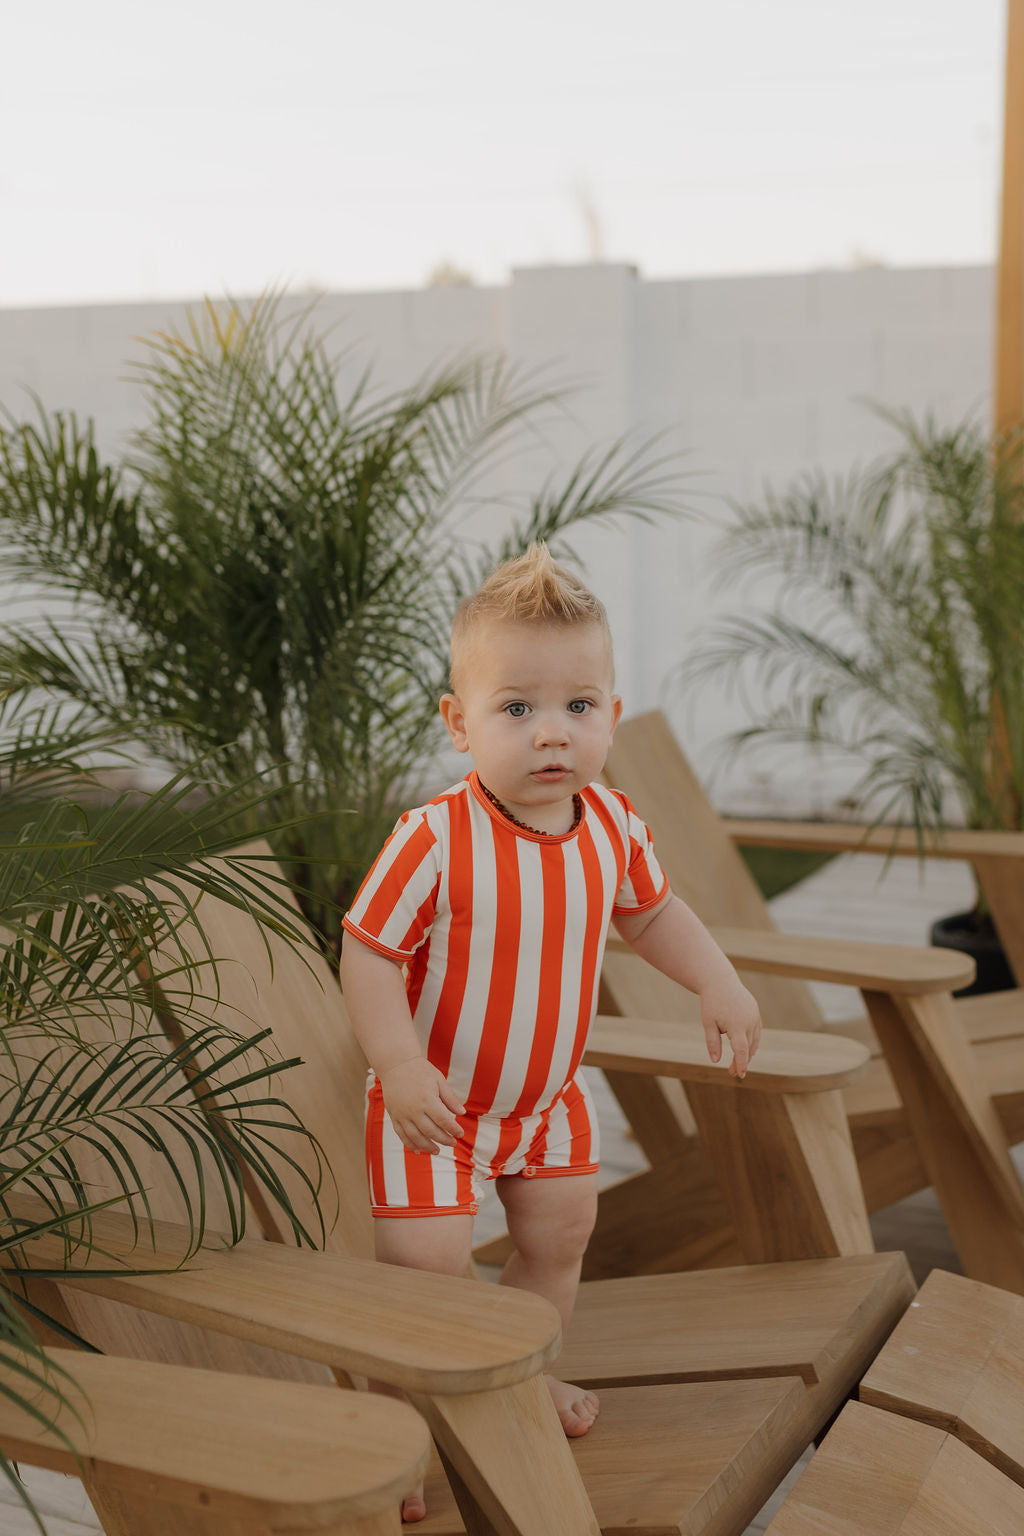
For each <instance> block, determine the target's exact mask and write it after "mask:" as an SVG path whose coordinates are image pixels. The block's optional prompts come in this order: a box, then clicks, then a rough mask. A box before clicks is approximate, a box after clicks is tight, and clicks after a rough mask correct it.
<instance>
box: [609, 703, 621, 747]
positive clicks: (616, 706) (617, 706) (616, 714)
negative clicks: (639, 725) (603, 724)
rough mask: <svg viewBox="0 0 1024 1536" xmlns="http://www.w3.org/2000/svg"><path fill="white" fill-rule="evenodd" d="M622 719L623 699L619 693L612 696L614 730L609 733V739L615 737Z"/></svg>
mask: <svg viewBox="0 0 1024 1536" xmlns="http://www.w3.org/2000/svg"><path fill="white" fill-rule="evenodd" d="M621 718H622V699H621V698H620V696H619V695H618V694H617V693H613V694H612V728H611V730H610V731H609V732H608V735H609V737H611V736H614V735H615V727H616V726H617V725H618V723H619V721H620V720H621Z"/></svg>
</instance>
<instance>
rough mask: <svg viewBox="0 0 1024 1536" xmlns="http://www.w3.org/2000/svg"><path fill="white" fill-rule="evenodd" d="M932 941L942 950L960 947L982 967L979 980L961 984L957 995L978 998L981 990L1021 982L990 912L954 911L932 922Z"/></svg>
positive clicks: (999, 989)
mask: <svg viewBox="0 0 1024 1536" xmlns="http://www.w3.org/2000/svg"><path fill="white" fill-rule="evenodd" d="M931 942H932V943H933V944H937V945H938V947H939V948H940V949H958V950H960V952H961V953H962V954H965V955H970V956H971V959H972V960H973V961H974V963H975V965H976V966H977V967H978V974H977V977H976V979H975V980H974V981H973V982H972V983H971V985H970V986H969V987H961V988H960V990H959V992H954V994H953V996H954V997H975V996H977V994H978V993H980V992H1005V991H1007V990H1008V989H1009V988H1011V987H1015V986H1016V985H1017V979H1016V977H1015V976H1014V974H1013V971H1012V970H1011V969H1010V962H1009V960H1007V958H1006V952H1005V951H1004V949H1003V946H1002V944H1001V943H1000V941H999V935H998V933H997V932H996V930H995V924H994V923H993V922H992V919H991V918H990V917H989V916H988V914H987V913H986V914H985V915H984V916H983V917H979V916H978V914H977V912H954V913H952V914H951V915H950V916H949V917H940V918H939V920H938V922H936V923H933V924H932V930H931Z"/></svg>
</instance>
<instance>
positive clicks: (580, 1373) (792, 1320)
mask: <svg viewBox="0 0 1024 1536" xmlns="http://www.w3.org/2000/svg"><path fill="white" fill-rule="evenodd" d="M913 1291H914V1287H913V1281H912V1280H911V1279H910V1272H909V1270H908V1269H907V1266H906V1260H905V1259H904V1258H903V1256H902V1254H874V1253H872V1254H865V1255H862V1256H860V1257H857V1258H842V1259H818V1260H805V1261H802V1262H794V1263H790V1264H772V1265H760V1264H756V1265H742V1266H739V1267H737V1268H734V1269H716V1270H694V1271H691V1272H689V1273H686V1274H679V1275H641V1276H638V1277H635V1278H631V1279H626V1280H600V1281H595V1282H593V1283H592V1284H588V1285H584V1286H582V1287H581V1288H580V1297H579V1302H578V1304H577V1308H576V1313H575V1315H574V1317H573V1320H572V1324H571V1326H570V1328H569V1331H568V1334H567V1336H566V1342H565V1347H564V1349H563V1352H562V1354H561V1356H560V1357H559V1359H558V1362H557V1367H556V1368H557V1370H558V1372H559V1373H560V1374H563V1373H564V1375H565V1376H566V1378H567V1379H568V1380H570V1381H576V1382H579V1383H580V1384H581V1385H586V1386H591V1387H601V1386H616V1385H637V1384H639V1383H640V1382H641V1381H642V1380H648V1381H650V1380H661V1381H717V1380H723V1379H729V1378H732V1379H741V1378H749V1377H754V1376H800V1377H801V1378H802V1379H803V1380H804V1381H806V1382H809V1383H810V1382H816V1381H820V1380H822V1379H823V1378H824V1376H825V1375H826V1374H827V1372H828V1370H829V1368H830V1365H831V1364H832V1363H833V1362H834V1361H835V1359H836V1358H837V1357H838V1356H839V1355H840V1354H841V1353H842V1352H843V1351H844V1350H845V1349H846V1347H847V1342H848V1338H849V1337H852V1336H853V1334H854V1333H857V1332H859V1331H860V1325H861V1324H865V1323H866V1319H867V1318H868V1316H870V1315H871V1314H875V1315H876V1316H877V1317H878V1318H879V1319H880V1322H879V1326H880V1328H881V1329H882V1332H881V1337H880V1338H878V1342H879V1343H880V1342H881V1338H884V1337H885V1336H886V1334H888V1332H889V1331H890V1330H891V1328H892V1326H893V1324H894V1323H895V1321H896V1319H897V1318H898V1317H899V1315H900V1314H901V1313H902V1311H903V1309H904V1307H905V1306H906V1304H907V1302H908V1301H909V1300H910V1299H911V1297H912V1296H913ZM868 1331H869V1330H868V1329H867V1327H864V1329H863V1333H864V1335H866V1334H867V1333H868ZM876 1337H878V1336H877V1335H876ZM861 1343H862V1344H864V1343H865V1339H864V1338H862V1339H861ZM865 1347H869V1346H868V1345H866V1344H865ZM875 1348H877V1344H876V1345H875ZM874 1352H875V1349H871V1353H870V1354H869V1355H867V1357H866V1359H865V1361H864V1364H865V1365H866V1364H867V1360H869V1359H871V1358H872V1356H873V1354H874ZM640 1362H644V1364H643V1368H642V1369H640V1368H639V1366H640Z"/></svg>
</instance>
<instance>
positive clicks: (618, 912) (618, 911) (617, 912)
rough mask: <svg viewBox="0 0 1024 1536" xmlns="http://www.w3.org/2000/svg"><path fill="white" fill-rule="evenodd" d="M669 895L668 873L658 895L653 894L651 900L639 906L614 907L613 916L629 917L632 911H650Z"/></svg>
mask: <svg viewBox="0 0 1024 1536" xmlns="http://www.w3.org/2000/svg"><path fill="white" fill-rule="evenodd" d="M667 895H668V875H666V876H665V879H664V881H663V883H662V887H661V890H660V891H659V892H658V894H657V896H652V897H651V899H650V901H643V902H641V903H640V905H639V906H636V907H612V916H613V917H629V915H630V913H632V912H649V911H650V910H651V908H652V907H656V906H657V905H658V902H659V901H662V900H664V898H665V897H666V896H667Z"/></svg>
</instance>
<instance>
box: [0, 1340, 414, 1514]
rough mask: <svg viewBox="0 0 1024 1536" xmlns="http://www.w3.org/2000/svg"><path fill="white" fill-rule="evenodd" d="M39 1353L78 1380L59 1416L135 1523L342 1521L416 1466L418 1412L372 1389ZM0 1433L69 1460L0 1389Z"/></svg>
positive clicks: (3, 1371)
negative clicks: (371, 1393)
mask: <svg viewBox="0 0 1024 1536" xmlns="http://www.w3.org/2000/svg"><path fill="white" fill-rule="evenodd" d="M48 1355H49V1358H50V1359H51V1361H52V1362H53V1363H54V1364H55V1365H57V1366H59V1367H62V1368H63V1369H64V1370H65V1371H68V1372H70V1373H71V1375H72V1377H73V1379H74V1382H75V1383H76V1387H77V1389H80V1393H81V1395H79V1392H78V1391H75V1392H73V1393H72V1394H71V1402H72V1405H73V1407H74V1408H75V1409H77V1416H76V1414H75V1413H74V1412H71V1411H65V1412H64V1413H63V1414H62V1415H61V1417H60V1419H59V1423H60V1425H61V1427H62V1428H63V1429H64V1431H65V1433H66V1434H67V1435H68V1436H69V1438H70V1439H71V1440H72V1443H73V1444H74V1446H75V1449H76V1451H77V1452H78V1454H79V1455H80V1456H81V1457H82V1458H84V1462H85V1465H86V1467H87V1468H89V1469H90V1471H93V1472H95V1474H96V1476H97V1479H98V1484H99V1486H100V1487H101V1488H103V1487H106V1488H107V1489H109V1490H110V1492H111V1495H112V1502H114V1503H117V1502H119V1498H118V1496H119V1495H120V1496H130V1495H134V1496H137V1497H140V1502H139V1503H138V1505H137V1509H138V1514H137V1516H136V1523H135V1524H134V1526H133V1528H132V1529H133V1531H134V1532H135V1533H137V1536H149V1531H150V1530H156V1529H157V1528H158V1525H159V1524H162V1525H163V1526H164V1527H165V1528H167V1527H168V1526H170V1525H173V1527H174V1528H175V1529H177V1530H180V1531H181V1532H183V1533H185V1532H190V1531H197V1530H202V1529H205V1527H206V1523H207V1522H209V1529H210V1530H211V1531H213V1530H215V1529H221V1528H223V1529H232V1530H233V1529H234V1523H237V1525H238V1528H239V1530H245V1529H249V1530H251V1531H253V1532H263V1531H273V1530H282V1531H284V1530H288V1531H296V1532H298V1531H314V1530H316V1531H329V1530H337V1531H339V1532H340V1531H342V1530H346V1531H347V1530H350V1529H352V1530H355V1529H356V1522H358V1521H359V1520H361V1519H362V1518H363V1517H366V1516H372V1515H374V1514H376V1513H377V1512H378V1511H381V1510H390V1509H393V1508H394V1507H395V1506H396V1505H397V1503H398V1501H399V1500H400V1498H401V1496H402V1495H403V1494H404V1493H406V1492H407V1491H408V1490H409V1489H410V1487H411V1486H412V1485H413V1484H414V1483H415V1481H416V1478H417V1477H418V1476H420V1475H421V1474H422V1472H423V1469H424V1468H425V1466H426V1460H427V1436H426V1433H425V1429H424V1426H423V1424H422V1422H421V1421H420V1419H419V1418H418V1416H417V1415H416V1414H415V1413H414V1412H412V1410H411V1409H409V1408H407V1407H405V1406H404V1405H402V1404H400V1403H396V1402H393V1401H389V1400H386V1399H383V1398H370V1397H368V1396H366V1395H364V1394H355V1393H345V1392H339V1391H336V1390H334V1389H331V1388H322V1387H310V1386H305V1385H299V1384H296V1383H292V1382H278V1381H261V1380H258V1379H254V1378H251V1377H238V1376H232V1375H229V1374H226V1373H219V1372H211V1371H194V1370H190V1369H186V1368H183V1367H180V1366H174V1365H156V1364H153V1363H152V1362H146V1363H142V1362H139V1361H135V1360H124V1359H115V1358H112V1357H109V1356H96V1355H83V1354H81V1353H78V1352H76V1351H73V1350H52V1351H48ZM0 1379H2V1380H3V1382H4V1385H5V1387H7V1388H12V1389H13V1388H15V1387H18V1388H19V1389H21V1390H23V1388H24V1382H23V1381H22V1380H21V1379H20V1378H19V1377H18V1376H17V1375H16V1373H15V1372H14V1371H13V1370H12V1369H11V1368H10V1367H6V1366H4V1367H0ZM147 1404H149V1405H153V1406H154V1411H152V1412H147V1411H145V1405H147ZM242 1404H244V1412H242V1413H240V1412H239V1408H240V1405H242ZM0 1445H2V1446H3V1449H4V1451H5V1453H6V1454H7V1455H8V1456H10V1457H12V1458H13V1459H15V1460H18V1461H25V1462H28V1463H29V1464H31V1465H35V1466H42V1467H49V1468H51V1469H53V1470H56V1471H60V1472H67V1473H71V1474H77V1473H80V1472H81V1470H82V1464H81V1463H80V1462H79V1461H78V1460H77V1459H76V1456H75V1454H74V1453H72V1452H71V1451H69V1450H68V1449H67V1447H66V1446H64V1445H63V1444H62V1443H61V1442H60V1440H59V1439H58V1438H57V1437H56V1436H55V1435H54V1434H53V1433H52V1432H51V1431H48V1430H47V1429H45V1428H44V1427H43V1426H42V1425H40V1424H39V1423H38V1421H37V1420H36V1419H35V1418H34V1417H32V1416H31V1415H30V1414H28V1413H27V1412H25V1411H24V1410H22V1409H20V1408H18V1407H17V1405H16V1404H15V1403H13V1402H12V1401H11V1399H10V1397H9V1396H7V1395H5V1394H0ZM150 1505H154V1506H156V1507H155V1508H154V1509H153V1511H152V1513H153V1517H154V1520H153V1524H152V1526H150V1525H149V1524H147V1523H146V1511H147V1509H148V1508H149V1506H150ZM160 1506H164V1507H165V1508H164V1509H163V1518H162V1520H161V1519H160V1515H161V1510H160V1508H159V1507H160ZM175 1511H180V1517H181V1518H180V1523H179V1522H178V1521H177V1520H175V1519H174V1512H175Z"/></svg>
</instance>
